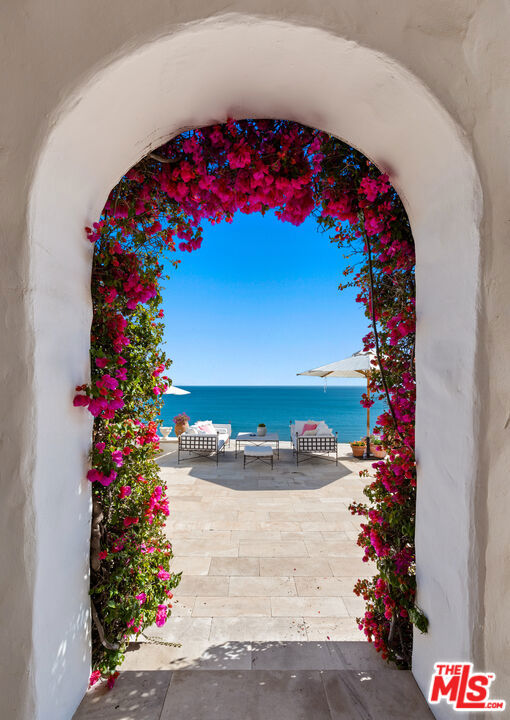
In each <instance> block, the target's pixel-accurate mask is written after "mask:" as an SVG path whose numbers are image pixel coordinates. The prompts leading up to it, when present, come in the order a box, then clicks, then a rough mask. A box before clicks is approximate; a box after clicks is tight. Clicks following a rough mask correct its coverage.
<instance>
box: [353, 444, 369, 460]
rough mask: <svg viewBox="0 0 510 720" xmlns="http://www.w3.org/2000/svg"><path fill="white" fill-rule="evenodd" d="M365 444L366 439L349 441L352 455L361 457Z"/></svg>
mask: <svg viewBox="0 0 510 720" xmlns="http://www.w3.org/2000/svg"><path fill="white" fill-rule="evenodd" d="M366 446H367V442H366V440H354V442H352V443H351V450H352V454H353V455H354V457H357V458H362V457H363V455H364V454H365V448H366Z"/></svg>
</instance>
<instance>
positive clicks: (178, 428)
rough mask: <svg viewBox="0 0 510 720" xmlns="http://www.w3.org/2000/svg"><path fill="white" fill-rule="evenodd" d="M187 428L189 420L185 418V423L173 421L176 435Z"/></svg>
mask: <svg viewBox="0 0 510 720" xmlns="http://www.w3.org/2000/svg"><path fill="white" fill-rule="evenodd" d="M188 428H189V422H188V421H187V420H186V422H185V423H175V434H176V435H177V437H179V435H182V433H183V432H186V430H187V429H188Z"/></svg>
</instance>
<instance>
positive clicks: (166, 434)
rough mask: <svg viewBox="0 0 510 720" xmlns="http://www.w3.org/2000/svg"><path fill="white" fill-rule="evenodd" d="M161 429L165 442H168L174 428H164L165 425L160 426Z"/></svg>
mask: <svg viewBox="0 0 510 720" xmlns="http://www.w3.org/2000/svg"><path fill="white" fill-rule="evenodd" d="M159 429H160V431H161V434H162V436H163V440H168V436H169V435H170V433H171V432H172V426H171V425H168V426H166V427H164V426H163V425H160V426H159Z"/></svg>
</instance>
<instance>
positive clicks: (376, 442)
mask: <svg viewBox="0 0 510 720" xmlns="http://www.w3.org/2000/svg"><path fill="white" fill-rule="evenodd" d="M370 454H371V455H373V456H374V457H375V458H379V460H382V459H383V458H385V457H386V450H385V449H384V448H383V447H382V440H381V438H380V437H378V436H377V435H371V436H370Z"/></svg>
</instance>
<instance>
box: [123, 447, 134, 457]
mask: <svg viewBox="0 0 510 720" xmlns="http://www.w3.org/2000/svg"><path fill="white" fill-rule="evenodd" d="M131 452H132V448H130V447H129V445H126V447H125V448H124V450H123V451H122V453H123V454H124V455H129V454H130V453H131Z"/></svg>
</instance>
